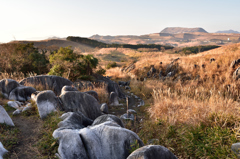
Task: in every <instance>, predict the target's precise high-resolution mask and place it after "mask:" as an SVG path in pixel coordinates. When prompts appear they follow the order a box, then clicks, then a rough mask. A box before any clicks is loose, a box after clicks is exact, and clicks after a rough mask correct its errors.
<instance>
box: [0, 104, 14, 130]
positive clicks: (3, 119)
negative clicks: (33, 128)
mask: <svg viewBox="0 0 240 159" xmlns="http://www.w3.org/2000/svg"><path fill="white" fill-rule="evenodd" d="M0 123H5V124H7V125H9V126H14V123H13V121H12V119H11V118H10V116H9V115H8V113H7V112H6V110H5V109H4V108H3V107H2V106H1V105H0Z"/></svg>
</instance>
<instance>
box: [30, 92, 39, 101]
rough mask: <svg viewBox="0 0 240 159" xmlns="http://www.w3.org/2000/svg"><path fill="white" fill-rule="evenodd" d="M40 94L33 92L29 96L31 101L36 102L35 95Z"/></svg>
mask: <svg viewBox="0 0 240 159" xmlns="http://www.w3.org/2000/svg"><path fill="white" fill-rule="evenodd" d="M40 92H41V91H36V92H33V93H32V94H31V99H32V100H33V101H35V102H36V100H37V95H38V93H40Z"/></svg>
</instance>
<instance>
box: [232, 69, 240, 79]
mask: <svg viewBox="0 0 240 159" xmlns="http://www.w3.org/2000/svg"><path fill="white" fill-rule="evenodd" d="M239 77H240V67H238V68H237V69H236V70H235V71H234V72H233V79H235V80H238V79H239Z"/></svg>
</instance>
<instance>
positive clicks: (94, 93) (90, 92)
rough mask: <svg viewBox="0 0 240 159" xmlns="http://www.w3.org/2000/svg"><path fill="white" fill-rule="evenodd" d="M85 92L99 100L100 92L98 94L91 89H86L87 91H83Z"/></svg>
mask: <svg viewBox="0 0 240 159" xmlns="http://www.w3.org/2000/svg"><path fill="white" fill-rule="evenodd" d="M83 93H87V94H89V95H91V96H93V97H94V98H95V99H97V101H99V98H98V94H97V92H96V91H93V90H91V91H86V92H83Z"/></svg>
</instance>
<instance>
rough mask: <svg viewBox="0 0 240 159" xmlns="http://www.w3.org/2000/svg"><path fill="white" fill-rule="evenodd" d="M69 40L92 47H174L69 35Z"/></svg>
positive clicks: (159, 48)
mask: <svg viewBox="0 0 240 159" xmlns="http://www.w3.org/2000/svg"><path fill="white" fill-rule="evenodd" d="M67 40H69V41H74V42H77V43H81V44H86V45H89V46H92V47H99V48H111V47H116V48H129V49H139V48H157V49H158V50H161V49H162V48H164V49H165V50H167V49H173V47H172V46H166V45H156V44H137V45H131V44H106V43H103V42H99V41H97V40H92V39H88V38H82V37H73V36H69V37H67Z"/></svg>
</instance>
